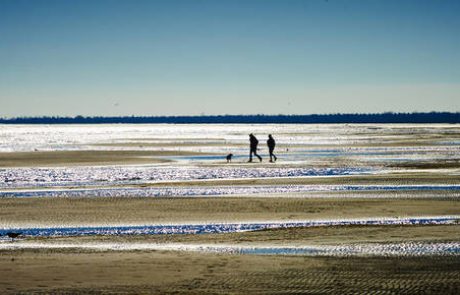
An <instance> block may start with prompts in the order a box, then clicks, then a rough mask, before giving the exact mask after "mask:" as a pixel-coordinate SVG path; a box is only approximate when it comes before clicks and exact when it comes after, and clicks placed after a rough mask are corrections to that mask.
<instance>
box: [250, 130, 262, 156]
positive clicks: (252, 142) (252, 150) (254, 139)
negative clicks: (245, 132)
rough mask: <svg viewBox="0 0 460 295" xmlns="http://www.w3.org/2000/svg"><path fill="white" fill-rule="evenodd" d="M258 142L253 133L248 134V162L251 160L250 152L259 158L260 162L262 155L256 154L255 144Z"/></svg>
mask: <svg viewBox="0 0 460 295" xmlns="http://www.w3.org/2000/svg"><path fill="white" fill-rule="evenodd" d="M258 144H259V141H258V140H257V138H256V137H255V136H254V134H252V133H251V134H249V147H250V151H249V161H248V163H249V162H252V154H254V155H255V156H256V157H257V158H259V161H260V162H262V157H261V156H259V155H258V154H257V145H258Z"/></svg>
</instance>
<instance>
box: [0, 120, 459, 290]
mask: <svg viewBox="0 0 460 295" xmlns="http://www.w3.org/2000/svg"><path fill="white" fill-rule="evenodd" d="M249 132H255V133H256V134H265V133H267V134H268V133H274V134H275V138H276V139H277V140H278V142H279V145H278V146H277V151H278V157H279V159H280V160H279V161H278V162H277V163H269V162H268V159H267V155H266V150H265V149H264V148H265V147H264V146H263V145H261V149H262V151H261V154H262V156H263V157H264V161H263V162H262V163H246V161H247V134H248V133H249ZM171 134H176V136H171ZM0 135H2V136H0V139H1V140H0V180H1V181H0V233H1V234H2V236H1V237H0V293H2V294H31V293H32V294H33V293H35V294H357V293H360V294H363V293H367V294H458V293H460V279H459V278H460V271H459V270H460V202H459V197H460V165H459V163H460V146H459V144H460V142H459V141H458V139H459V138H460V128H459V127H458V126H456V125H455V126H452V125H435V124H434V125H433V124H432V125H404V124H401V125H340V124H338V125H311V126H305V125H206V126H204V125H184V126H175V125H145V126H144V125H142V126H129V125H126V126H125V125H120V126H115V125H101V126H87V127H85V126H79V128H75V127H72V126H62V127H53V126H51V127H50V126H46V128H45V127H41V126H34V127H33V128H29V127H27V126H14V127H4V128H2V129H0ZM230 152H232V153H234V154H235V158H234V160H233V161H232V163H226V161H225V155H226V154H227V153H230ZM296 222H297V223H296ZM291 223H292V224H294V226H292V224H291ZM258 224H267V226H265V227H257V225H258ZM280 224H281V225H283V226H279V225H280ZM289 224H291V225H289ZM295 224H300V225H295ZM170 225H174V226H177V227H183V228H184V229H185V230H184V231H183V232H181V233H176V232H173V233H171V232H170V231H169V232H168V230H170V229H168V226H170ZM284 225H286V226H284ZM206 226H211V228H210V229H206ZM212 226H214V227H215V228H214V227H212ZM245 226H246V227H245ZM149 227H155V230H156V232H155V234H153V233H152V231H149V230H150V229H149ZM163 227H164V232H168V234H164V233H163V234H161V233H162V230H163V229H162V228H163ZM206 230H208V231H206ZM8 232H18V233H21V234H20V235H19V236H18V237H17V238H11V237H8V236H7V233H8Z"/></svg>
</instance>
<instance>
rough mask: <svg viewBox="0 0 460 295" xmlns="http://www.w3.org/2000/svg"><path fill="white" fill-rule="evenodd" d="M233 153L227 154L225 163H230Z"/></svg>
mask: <svg viewBox="0 0 460 295" xmlns="http://www.w3.org/2000/svg"><path fill="white" fill-rule="evenodd" d="M232 157H233V154H228V155H227V163H230V162H231V161H232Z"/></svg>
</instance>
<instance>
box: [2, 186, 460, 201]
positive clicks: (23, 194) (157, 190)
mask: <svg viewBox="0 0 460 295" xmlns="http://www.w3.org/2000/svg"><path fill="white" fill-rule="evenodd" d="M382 191H400V192H410V191H419V192H423V191H433V192H446V193H447V192H448V193H449V194H448V196H449V197H451V198H459V196H460V194H459V193H460V185H429V184H428V185H251V186H246V185H219V186H179V187H167V186H165V187H148V188H138V187H119V188H90V189H74V188H69V189H65V188H55V189H35V190H33V189H24V190H22V189H20V190H3V191H0V198H32V197H33V198H36V197H48V198H51V197H71V198H77V197H79V198H81V197H91V198H94V197H147V198H149V197H151V198H155V197H156V198H158V197H206V196H208V197H213V196H214V197H216V196H235V195H237V196H255V195H257V196H258V197H271V196H274V195H276V196H278V197H282V196H280V195H279V194H288V196H292V194H296V196H297V197H301V196H302V195H300V194H302V193H311V192H375V195H373V196H372V198H378V197H379V195H378V192H382ZM297 194H299V195H297ZM304 197H312V195H305V196H304ZM314 197H335V198H340V197H344V198H350V197H351V196H350V195H349V194H347V195H343V196H340V195H334V196H332V195H321V196H314ZM356 197H359V196H356ZM384 197H387V196H384ZM441 197H443V196H442V195H441Z"/></svg>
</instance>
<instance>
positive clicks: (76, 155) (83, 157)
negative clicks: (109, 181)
mask: <svg viewBox="0 0 460 295" xmlns="http://www.w3.org/2000/svg"><path fill="white" fill-rule="evenodd" d="M200 154H201V153H197V152H187V151H128V150H127V151H100V150H94V151H92V150H84V151H83V150H80V151H37V152H12V153H0V167H36V166H68V165H88V166H89V165H110V164H123V165H127V164H148V163H160V162H168V161H169V160H167V159H163V158H155V157H163V156H182V155H200Z"/></svg>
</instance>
